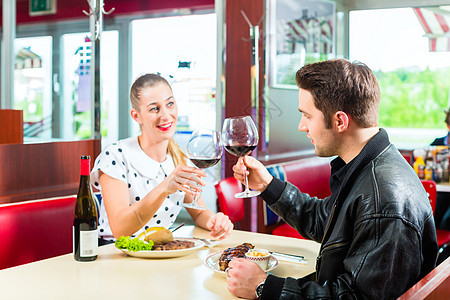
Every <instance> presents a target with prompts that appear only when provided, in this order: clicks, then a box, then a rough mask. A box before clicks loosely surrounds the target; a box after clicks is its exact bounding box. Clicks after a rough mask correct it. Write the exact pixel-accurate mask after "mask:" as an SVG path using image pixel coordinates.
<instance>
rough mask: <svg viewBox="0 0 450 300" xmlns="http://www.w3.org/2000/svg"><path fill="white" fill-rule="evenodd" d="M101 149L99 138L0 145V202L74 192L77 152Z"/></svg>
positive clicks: (77, 164) (92, 157)
mask: <svg viewBox="0 0 450 300" xmlns="http://www.w3.org/2000/svg"><path fill="white" fill-rule="evenodd" d="M99 153H100V140H82V141H73V142H53V143H40V144H11V145H0V161H1V165H0V203H9V202H19V201H24V200H32V199H39V198H47V197H57V196H65V195H73V194H76V193H77V190H78V184H79V180H80V156H81V155H90V156H91V167H92V164H93V161H94V159H95V157H97V155H98V154H99Z"/></svg>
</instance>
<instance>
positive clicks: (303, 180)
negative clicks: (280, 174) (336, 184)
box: [283, 157, 331, 199]
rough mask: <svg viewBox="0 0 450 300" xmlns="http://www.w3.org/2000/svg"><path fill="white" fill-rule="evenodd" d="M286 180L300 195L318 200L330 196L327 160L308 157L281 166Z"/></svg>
mask: <svg viewBox="0 0 450 300" xmlns="http://www.w3.org/2000/svg"><path fill="white" fill-rule="evenodd" d="M283 168H284V170H285V172H286V180H287V181H289V182H290V183H292V184H293V185H295V186H296V187H298V189H299V190H300V191H301V192H302V193H307V194H309V195H310V196H311V197H317V198H320V199H323V198H326V197H328V196H330V195H331V190H330V174H331V166H330V160H329V159H328V158H321V157H310V158H307V159H302V160H299V161H295V162H292V163H286V164H284V165H283Z"/></svg>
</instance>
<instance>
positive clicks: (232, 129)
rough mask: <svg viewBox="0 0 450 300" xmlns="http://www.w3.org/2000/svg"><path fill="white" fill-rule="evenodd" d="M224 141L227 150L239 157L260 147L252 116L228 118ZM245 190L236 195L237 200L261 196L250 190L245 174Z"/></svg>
mask: <svg viewBox="0 0 450 300" xmlns="http://www.w3.org/2000/svg"><path fill="white" fill-rule="evenodd" d="M222 140H223V144H224V146H225V150H227V151H228V152H229V153H231V154H233V155H234V156H237V157H244V156H245V155H248V154H250V153H251V152H252V151H253V149H255V148H256V145H258V140H259V137H258V130H257V129H256V126H255V123H254V122H253V120H252V118H251V117H250V116H242V117H234V118H226V119H225V121H224V123H223V127H222ZM244 182H245V183H244V185H245V190H244V191H243V192H242V193H237V194H235V195H234V197H236V198H250V197H254V196H258V195H259V194H261V193H260V192H259V191H251V190H250V189H249V188H248V181H247V175H246V174H244Z"/></svg>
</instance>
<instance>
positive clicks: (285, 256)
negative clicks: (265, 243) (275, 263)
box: [270, 251, 307, 263]
mask: <svg viewBox="0 0 450 300" xmlns="http://www.w3.org/2000/svg"><path fill="white" fill-rule="evenodd" d="M270 253H271V254H272V255H274V256H276V257H278V258H279V259H280V260H284V261H293V262H301V263H307V261H306V260H305V257H304V256H301V255H295V254H287V253H281V252H276V251H271V252H270Z"/></svg>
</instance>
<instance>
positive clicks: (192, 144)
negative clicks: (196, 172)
mask: <svg viewBox="0 0 450 300" xmlns="http://www.w3.org/2000/svg"><path fill="white" fill-rule="evenodd" d="M186 150H187V155H188V158H189V159H190V160H191V161H192V163H193V164H194V165H195V166H197V168H199V169H206V168H209V167H212V166H214V165H215V164H217V163H218V162H219V160H220V158H221V157H222V154H223V148H222V145H221V143H220V133H219V132H217V131H216V130H209V129H196V130H195V131H194V132H193V133H192V135H191V136H190V138H189V141H188V143H187V149H186ZM197 197H198V196H197V195H195V196H194V201H192V202H190V203H183V206H184V207H187V208H194V209H206V207H203V206H201V205H199V204H198V203H197Z"/></svg>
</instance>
